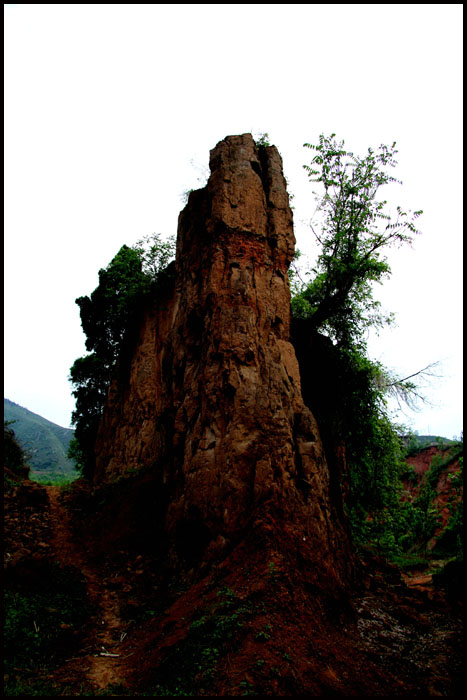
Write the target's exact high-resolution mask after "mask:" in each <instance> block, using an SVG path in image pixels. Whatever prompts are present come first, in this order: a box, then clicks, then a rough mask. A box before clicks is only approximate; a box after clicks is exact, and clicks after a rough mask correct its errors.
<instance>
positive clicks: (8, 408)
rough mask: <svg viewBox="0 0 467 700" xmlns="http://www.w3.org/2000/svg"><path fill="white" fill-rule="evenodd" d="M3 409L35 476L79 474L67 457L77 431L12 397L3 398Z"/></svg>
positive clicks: (32, 474) (5, 417)
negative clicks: (18, 402)
mask: <svg viewBox="0 0 467 700" xmlns="http://www.w3.org/2000/svg"><path fill="white" fill-rule="evenodd" d="M3 410H4V419H5V420H6V421H14V423H13V424H12V425H11V428H12V430H14V432H15V435H16V438H17V440H18V442H19V443H20V445H21V446H22V447H23V448H24V449H25V450H26V451H27V453H28V455H29V459H28V463H29V465H30V467H31V476H32V478H34V477H35V476H45V477H53V476H55V477H56V476H60V475H67V476H71V475H75V474H76V468H75V465H74V462H73V461H72V460H70V459H69V458H68V457H67V453H68V447H69V444H70V441H71V439H72V438H73V435H74V430H72V429H71V428H62V427H61V426H59V425H56V424H55V423H52V421H49V420H47V419H46V418H43V417H42V416H39V415H38V414H37V413H33V412H32V411H29V410H28V409H27V408H24V407H23V406H19V405H18V404H16V403H14V402H13V401H10V400H9V399H5V398H4V399H3Z"/></svg>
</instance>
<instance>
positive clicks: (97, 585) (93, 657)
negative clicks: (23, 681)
mask: <svg viewBox="0 0 467 700" xmlns="http://www.w3.org/2000/svg"><path fill="white" fill-rule="evenodd" d="M46 490H47V495H48V498H49V503H50V527H51V531H52V547H53V549H54V552H55V556H56V559H57V560H58V561H59V562H60V563H61V564H62V565H64V566H71V567H75V568H77V569H79V570H80V571H81V573H82V575H83V577H84V579H85V581H86V587H87V592H88V596H89V601H90V603H91V604H92V605H93V606H94V609H95V610H96V611H97V612H96V616H95V617H93V618H92V620H91V623H92V624H91V629H90V632H89V634H88V635H87V638H86V640H85V643H84V648H83V652H84V653H83V655H80V656H79V657H76V658H73V659H70V660H69V662H68V664H67V667H66V669H65V668H64V669H62V672H61V675H63V674H66V673H68V674H69V676H70V677H81V679H82V680H83V682H85V681H87V682H88V683H90V684H91V685H92V686H93V687H94V688H96V689H98V690H102V689H104V688H106V687H107V686H109V685H114V684H115V685H118V684H121V683H123V682H124V666H123V664H122V661H123V660H124V657H122V656H121V654H119V645H120V644H121V642H122V641H123V639H124V638H125V636H126V632H125V624H124V623H123V622H122V620H121V619H120V606H119V601H118V597H117V595H116V594H115V593H114V592H112V591H111V590H109V588H108V586H107V581H106V578H105V576H104V574H103V571H102V570H100V569H99V568H98V567H97V566H96V565H93V564H91V563H90V561H89V557H88V556H87V553H86V551H85V550H84V548H83V547H82V546H80V544H77V543H76V540H75V539H74V538H73V535H72V531H71V526H70V516H69V514H68V512H67V510H66V508H64V507H63V505H62V504H61V503H60V489H59V488H58V487H54V486H48V487H46ZM83 675H84V678H83Z"/></svg>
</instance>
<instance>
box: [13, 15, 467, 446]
mask: <svg viewBox="0 0 467 700" xmlns="http://www.w3.org/2000/svg"><path fill="white" fill-rule="evenodd" d="M462 14H463V7H462V5H461V4H447V5H445V4H443V5H442V4H408V5H407V4H404V5H402V4H396V5H385V4H384V5H377V4H375V5H371V4H370V5H368V4H365V5H360V4H357V5H352V4H350V5H349V4H346V5H340V4H337V5H332V4H331V5H329V4H327V5H321V4H309V5H308V4H297V5H295V4H292V5H285V4H270V5H269V4H260V5H250V4H248V5H215V4H214V5H213V4H210V5H196V4H190V5H176V4H171V5H164V4H163V5H159V4H136V5H125V4H124V5H122V4H118V5H109V4H97V5H96V4H92V5H91V4H86V5H61V4H59V5H55V4H54V5H52V4H47V5H41V4H34V5H19V4H7V5H5V6H4V16H5V389H4V396H5V397H6V398H9V399H11V400H12V401H15V402H16V403H18V404H20V405H22V406H24V407H26V408H28V409H29V410H31V411H33V412H35V413H39V414H40V415H42V416H44V417H45V418H48V419H49V420H51V421H53V422H55V423H58V424H59V425H62V426H65V427H68V426H69V425H70V419H71V412H72V410H73V408H74V400H73V397H72V396H71V386H70V384H69V382H68V379H67V378H68V374H69V369H70V366H71V365H72V364H73V362H74V360H75V359H76V358H77V357H79V356H81V355H83V354H85V346H84V340H85V338H84V335H83V333H82V330H81V325H80V318H79V310H78V307H77V306H76V304H75V299H76V298H77V297H79V296H82V295H87V294H90V293H91V292H92V291H93V290H94V288H95V287H96V286H97V283H98V271H99V269H100V268H102V267H105V266H107V264H108V263H109V262H110V260H111V259H112V257H113V256H114V255H115V254H116V253H117V251H118V250H119V248H120V247H121V245H123V244H124V243H126V244H127V245H132V244H133V243H135V242H136V241H137V240H138V239H140V238H141V237H143V236H145V235H148V234H151V233H153V232H160V233H162V234H163V235H169V234H172V233H175V232H176V226H177V218H178V213H179V211H180V209H181V208H182V206H183V202H182V198H181V195H182V193H183V192H184V191H186V190H187V189H192V188H197V187H200V186H202V185H203V184H204V179H203V175H204V173H205V171H206V169H207V164H208V160H209V150H210V149H212V148H213V147H214V146H215V145H216V143H217V142H218V141H220V140H221V139H223V138H224V137H225V136H227V135H229V134H242V133H245V132H251V133H253V135H256V136H257V135H259V134H260V133H262V132H267V133H268V134H269V137H270V140H271V142H272V143H274V144H275V145H276V146H277V147H278V149H279V151H280V153H281V155H282V158H283V161H284V171H285V175H286V177H287V179H288V182H289V191H290V192H291V193H292V194H294V200H293V204H294V206H295V211H294V219H295V233H296V238H297V245H298V247H299V248H300V249H301V250H303V251H304V252H307V251H309V252H310V254H311V250H312V249H311V246H310V243H311V233H310V230H309V227H308V226H307V223H306V222H307V221H308V220H309V218H310V216H311V214H312V211H313V199H312V195H311V192H312V189H313V185H312V184H310V183H308V180H307V177H306V173H305V171H304V169H303V167H302V166H303V164H304V163H308V162H309V160H310V154H311V152H310V151H309V150H307V149H305V148H303V144H304V143H305V142H311V143H316V142H317V140H318V137H319V134H320V133H322V132H323V133H325V134H330V133H332V132H335V133H336V134H337V136H338V137H339V138H341V139H344V140H345V145H346V147H348V148H349V150H352V151H354V152H355V153H358V154H361V155H364V154H365V153H366V151H367V148H368V146H372V147H378V146H379V145H380V144H381V143H384V144H391V143H392V142H393V141H396V142H397V148H398V150H399V154H398V161H399V166H398V167H397V169H396V170H395V171H394V175H396V176H397V177H399V178H400V179H401V180H402V181H403V183H404V184H403V185H402V186H400V185H392V186H391V187H390V188H389V187H388V188H387V191H386V192H385V197H386V198H387V199H388V200H389V202H390V203H391V204H394V205H397V204H402V205H403V206H406V207H408V208H410V209H412V210H414V209H423V210H424V214H423V216H422V217H421V218H420V219H419V220H418V223H419V227H420V229H421V230H422V232H423V233H422V235H420V236H419V237H417V239H416V240H415V244H414V246H413V248H412V249H411V248H403V249H401V250H398V251H395V252H394V254H392V255H391V258H390V260H391V264H392V270H393V275H392V277H391V280H390V281H388V282H386V283H385V284H384V286H383V287H378V289H377V294H376V296H377V298H379V299H380V300H381V301H382V303H383V305H384V307H385V308H386V309H387V310H389V311H394V312H395V313H396V316H397V321H398V326H397V327H396V328H393V329H388V330H385V331H383V332H382V333H381V335H380V337H379V338H378V339H375V340H371V342H370V349H371V353H372V357H373V359H378V360H381V361H382V362H383V363H384V364H385V365H386V366H388V367H389V368H390V369H392V370H394V371H396V372H397V373H398V374H399V375H400V376H406V375H408V374H411V373H412V372H415V371H417V370H419V369H421V368H422V367H424V366H426V365H428V364H429V363H431V362H435V361H441V362H442V366H441V367H440V371H439V374H441V375H442V376H441V377H440V378H438V379H432V381H431V383H430V384H428V385H427V386H426V388H425V394H426V396H427V398H428V399H429V401H430V402H431V404H432V405H431V406H428V407H427V406H422V407H421V410H419V411H418V412H417V413H414V412H407V413H406V414H405V415H402V414H398V415H397V416H395V418H396V419H397V420H399V421H402V422H404V423H405V424H407V425H408V426H410V427H411V428H412V429H414V430H417V431H418V432H419V433H420V434H437V435H443V436H445V437H453V436H454V435H457V436H458V435H459V434H460V432H461V430H462V425H463V423H462V204H461V202H462V155H461V154H462Z"/></svg>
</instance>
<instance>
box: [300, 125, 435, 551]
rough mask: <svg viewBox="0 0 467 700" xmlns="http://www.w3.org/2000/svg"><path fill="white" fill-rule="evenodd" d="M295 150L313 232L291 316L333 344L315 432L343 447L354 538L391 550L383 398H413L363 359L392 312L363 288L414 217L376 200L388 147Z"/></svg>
mask: <svg viewBox="0 0 467 700" xmlns="http://www.w3.org/2000/svg"><path fill="white" fill-rule="evenodd" d="M305 147H306V148H309V149H311V150H313V151H314V156H313V158H312V161H311V164H310V165H305V166H304V167H305V169H306V171H307V173H308V176H309V178H310V180H311V181H312V182H317V183H319V184H320V185H321V187H322V191H321V193H319V194H317V193H315V196H316V201H317V208H316V212H317V216H318V217H319V221H320V227H319V229H318V227H317V225H316V224H315V223H312V226H311V230H312V233H313V235H314V237H315V239H316V241H317V242H318V245H319V253H318V256H317V260H316V263H315V265H314V267H313V268H312V269H311V270H310V271H309V272H308V273H306V276H307V277H308V281H306V282H305V281H303V277H304V275H303V274H302V273H301V271H300V268H299V266H298V262H297V260H294V261H293V263H292V266H291V273H290V277H291V290H292V313H293V315H294V316H295V317H296V318H306V319H307V324H308V328H309V332H310V333H312V334H313V333H321V334H324V335H327V336H328V337H329V338H330V339H331V340H332V342H333V344H334V349H335V353H334V354H335V356H336V357H337V361H336V362H335V363H334V368H333V374H334V376H333V383H334V386H335V387H337V389H336V393H337V392H338V401H337V400H336V401H335V402H334V403H333V405H332V406H331V410H330V411H328V415H327V416H325V417H324V419H323V422H324V423H325V426H324V432H325V434H326V435H331V436H332V439H333V440H334V441H340V442H343V443H344V444H345V446H346V454H347V463H348V466H349V470H350V485H349V486H350V488H349V495H348V499H347V509H348V514H349V518H350V522H351V525H352V529H353V532H354V536H355V538H356V539H357V540H359V541H364V540H367V541H371V542H374V543H375V544H376V545H377V547H378V549H381V548H382V547H383V548H384V549H386V550H390V549H391V548H393V549H397V537H398V536H399V534H400V532H401V528H403V524H404V523H406V522H407V518H408V517H409V516H408V514H407V513H404V514H402V512H399V510H398V509H399V492H400V474H401V472H402V471H403V445H402V440H401V438H402V432H403V431H402V428H399V427H398V426H395V425H393V424H392V422H391V420H390V414H389V409H388V398H389V396H391V395H392V396H395V397H396V398H397V399H400V400H402V401H405V402H407V401H411V400H412V399H414V398H417V396H418V392H417V386H416V383H415V382H414V381H411V380H412V379H413V377H414V376H415V375H413V376H412V377H406V378H404V379H400V378H398V377H395V376H393V375H392V374H391V373H390V372H389V371H388V370H387V369H386V368H385V367H384V366H383V365H382V364H381V363H378V362H374V361H372V360H370V359H369V357H368V352H367V334H368V329H369V328H376V329H380V328H382V327H384V326H385V325H386V324H391V323H392V322H393V315H392V314H383V313H382V311H381V308H380V304H379V302H378V301H377V300H376V299H375V298H374V295H373V288H374V285H375V283H379V284H381V283H382V282H383V280H384V279H386V278H388V277H389V275H390V272H391V271H390V267H389V264H388V261H387V259H386V257H385V256H384V253H385V252H386V251H387V249H388V248H390V247H392V246H401V245H403V244H411V243H412V240H413V236H414V234H417V233H419V231H418V230H417V228H416V226H415V221H416V219H417V218H418V217H419V216H420V214H421V213H422V212H421V211H415V212H413V213H411V212H405V211H403V209H402V208H401V207H397V208H396V210H395V214H394V215H391V214H390V213H389V212H388V207H387V201H386V200H385V199H382V198H381V196H380V188H381V187H383V186H385V185H389V184H391V183H396V182H399V181H398V180H396V178H395V177H393V176H392V175H391V174H390V169H391V168H393V167H395V165H396V160H395V155H396V153H397V151H396V150H395V143H394V144H393V145H392V146H390V147H389V146H384V145H382V146H380V147H379V149H377V150H373V149H371V148H369V149H368V153H367V155H366V156H363V157H360V156H356V155H355V154H354V153H352V152H350V151H347V150H346V149H344V142H343V141H342V142H339V141H337V140H336V139H335V134H331V136H329V137H326V136H324V135H323V134H322V135H321V136H320V137H319V143H318V144H317V145H312V144H308V143H307V144H305ZM428 369H429V368H425V370H428ZM422 372H423V370H422V371H420V372H418V373H415V374H421V373H422ZM336 398H337V397H336ZM406 510H407V509H406Z"/></svg>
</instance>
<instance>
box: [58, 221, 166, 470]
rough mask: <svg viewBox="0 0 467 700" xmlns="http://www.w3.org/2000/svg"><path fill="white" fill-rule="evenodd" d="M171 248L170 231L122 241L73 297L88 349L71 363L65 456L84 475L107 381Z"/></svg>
mask: <svg viewBox="0 0 467 700" xmlns="http://www.w3.org/2000/svg"><path fill="white" fill-rule="evenodd" d="M174 249H175V243H174V239H173V237H172V238H169V239H168V240H166V241H164V240H162V239H161V237H160V235H159V234H154V235H153V236H147V237H145V238H143V239H141V240H140V241H138V242H137V243H136V244H135V245H134V246H133V247H129V246H127V245H123V246H122V247H121V248H120V250H119V251H118V253H117V254H116V256H115V257H114V258H113V259H112V260H111V262H110V263H109V265H108V266H107V267H106V268H104V269H101V270H99V284H98V286H97V287H96V289H95V290H94V291H93V292H92V293H91V295H90V296H83V297H79V298H78V299H76V303H77V305H78V306H79V309H80V316H81V325H82V328H83V331H84V333H85V335H86V350H87V351H88V354H87V355H84V356H83V357H79V358H78V359H76V360H75V362H74V364H73V365H72V367H71V369H70V381H71V383H72V385H73V391H72V394H73V396H74V397H75V399H76V408H75V410H74V411H73V414H72V423H73V425H74V426H75V436H74V439H73V440H72V441H71V444H70V449H69V457H71V458H72V459H74V460H75V462H76V464H77V467H78V469H79V470H80V471H81V473H82V474H83V476H85V477H86V478H88V479H92V475H93V471H94V445H95V440H96V436H97V430H98V426H99V422H100V419H101V416H102V412H103V409H104V405H105V401H106V398H107V391H108V388H109V385H110V382H111V380H112V378H113V377H114V376H115V374H116V372H117V370H118V369H120V371H122V370H123V368H124V360H125V357H124V353H125V350H126V349H128V346H129V344H130V343H131V338H132V336H133V335H134V331H135V328H136V324H137V321H138V320H139V314H140V310H141V308H142V307H143V306H144V303H145V301H147V300H148V299H149V298H151V295H154V294H155V293H156V290H157V288H158V285H161V284H163V282H164V276H167V274H168V268H169V262H170V259H171V258H172V257H173V255H174Z"/></svg>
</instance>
